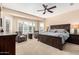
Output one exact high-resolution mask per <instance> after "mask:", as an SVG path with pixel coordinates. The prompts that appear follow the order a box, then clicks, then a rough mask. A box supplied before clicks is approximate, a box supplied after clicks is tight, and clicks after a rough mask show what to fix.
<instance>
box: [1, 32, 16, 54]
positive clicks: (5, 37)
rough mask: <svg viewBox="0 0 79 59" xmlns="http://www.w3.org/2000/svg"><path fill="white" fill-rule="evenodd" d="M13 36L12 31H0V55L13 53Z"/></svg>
mask: <svg viewBox="0 0 79 59" xmlns="http://www.w3.org/2000/svg"><path fill="white" fill-rule="evenodd" d="M15 38H16V34H13V33H0V55H15Z"/></svg>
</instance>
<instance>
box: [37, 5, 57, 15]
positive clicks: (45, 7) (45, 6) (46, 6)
mask: <svg viewBox="0 0 79 59" xmlns="http://www.w3.org/2000/svg"><path fill="white" fill-rule="evenodd" d="M42 6H43V7H44V10H37V11H44V12H43V14H45V13H46V11H48V12H50V13H53V11H51V9H54V8H56V6H52V7H49V8H48V5H45V4H42Z"/></svg>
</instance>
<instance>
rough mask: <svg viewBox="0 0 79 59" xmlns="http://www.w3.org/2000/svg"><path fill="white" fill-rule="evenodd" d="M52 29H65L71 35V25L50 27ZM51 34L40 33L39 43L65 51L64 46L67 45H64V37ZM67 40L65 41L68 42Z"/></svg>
mask: <svg viewBox="0 0 79 59" xmlns="http://www.w3.org/2000/svg"><path fill="white" fill-rule="evenodd" d="M50 29H51V30H52V29H65V30H66V31H67V32H68V33H70V24H61V25H50ZM51 34H52V33H51ZM51 34H48V33H43V32H42V33H39V36H38V41H40V42H42V43H45V44H47V45H50V46H52V47H55V48H57V49H60V50H62V49H63V45H64V44H65V42H63V43H62V37H60V36H54V35H51ZM55 35H56V34H55ZM58 35H61V34H58ZM68 38H69V37H68ZM68 38H67V39H68ZM67 39H66V40H67ZM66 40H64V41H66Z"/></svg>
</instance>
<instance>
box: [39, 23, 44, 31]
mask: <svg viewBox="0 0 79 59" xmlns="http://www.w3.org/2000/svg"><path fill="white" fill-rule="evenodd" d="M39 31H44V22H40V23H39Z"/></svg>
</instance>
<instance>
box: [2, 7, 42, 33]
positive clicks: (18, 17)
mask: <svg viewBox="0 0 79 59" xmlns="http://www.w3.org/2000/svg"><path fill="white" fill-rule="evenodd" d="M5 16H7V17H10V18H11V19H12V32H16V31H17V22H18V21H27V20H30V21H36V22H37V25H38V22H39V21H41V20H42V19H43V18H41V17H37V16H34V15H30V14H26V13H23V12H19V11H15V10H11V9H8V8H4V7H3V8H2V18H3V20H5V19H4V18H5ZM37 29H38V26H36V30H37Z"/></svg>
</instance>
